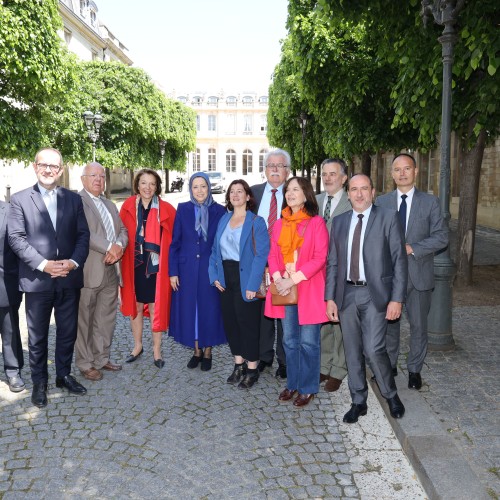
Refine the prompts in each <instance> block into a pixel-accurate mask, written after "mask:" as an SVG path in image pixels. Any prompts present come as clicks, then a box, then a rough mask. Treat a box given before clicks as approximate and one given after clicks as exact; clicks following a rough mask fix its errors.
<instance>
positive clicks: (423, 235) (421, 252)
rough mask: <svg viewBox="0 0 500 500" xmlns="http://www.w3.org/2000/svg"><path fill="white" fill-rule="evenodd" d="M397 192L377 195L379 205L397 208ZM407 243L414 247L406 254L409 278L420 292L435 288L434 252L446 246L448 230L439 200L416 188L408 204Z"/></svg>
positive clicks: (376, 202)
mask: <svg viewBox="0 0 500 500" xmlns="http://www.w3.org/2000/svg"><path fill="white" fill-rule="evenodd" d="M397 196H398V195H397V191H396V190H394V191H392V192H390V193H387V194H384V195H382V196H380V197H378V198H377V199H376V201H375V204H376V205H377V206H380V207H385V208H390V209H393V210H397V209H398V199H397ZM406 243H408V244H409V245H411V247H412V248H413V253H414V255H409V256H408V272H409V279H410V280H411V282H412V284H413V286H414V287H415V288H416V289H417V290H420V291H424V290H432V289H433V288H434V253H435V252H437V251H439V250H442V249H443V248H446V246H447V245H448V230H447V228H446V226H445V224H444V219H443V216H442V215H441V209H440V207H439V199H438V198H436V196H433V195H431V194H428V193H423V192H422V191H419V190H418V189H415V193H414V194H413V200H412V203H411V209H410V215H409V217H408V227H407V228H406Z"/></svg>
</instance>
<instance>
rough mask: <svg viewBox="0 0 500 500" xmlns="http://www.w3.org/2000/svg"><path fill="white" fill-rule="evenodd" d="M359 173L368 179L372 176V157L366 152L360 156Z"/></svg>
mask: <svg viewBox="0 0 500 500" xmlns="http://www.w3.org/2000/svg"><path fill="white" fill-rule="evenodd" d="M361 172H362V173H363V174H365V175H367V176H368V177H371V174H372V157H371V156H370V153H369V152H368V151H365V152H364V153H363V154H362V155H361Z"/></svg>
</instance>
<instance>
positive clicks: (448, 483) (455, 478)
mask: <svg viewBox="0 0 500 500" xmlns="http://www.w3.org/2000/svg"><path fill="white" fill-rule="evenodd" d="M371 375H372V374H371V373H369V370H367V379H368V381H369V384H370V385H371V388H372V389H373V392H374V394H375V396H376V397H377V399H378V400H379V402H380V405H381V406H382V408H383V410H384V412H385V415H386V417H387V420H388V421H389V423H390V424H391V426H392V429H393V430H394V434H396V437H397V438H398V440H399V442H400V444H401V447H402V448H403V451H404V452H405V454H406V456H407V457H408V460H409V461H410V463H411V465H412V467H413V469H414V470H415V472H416V474H417V476H418V479H419V480H420V483H421V484H422V487H423V488H424V490H425V492H426V493H427V495H429V498H430V499H431V500H434V499H436V500H437V499H455V500H461V499H464V500H470V499H471V498H474V499H475V500H483V499H484V500H491V498H490V497H489V496H488V495H487V493H486V491H485V490H484V488H483V486H482V484H481V483H480V481H479V479H478V477H477V476H476V474H475V473H474V472H473V470H472V469H471V467H470V465H469V463H468V462H467V460H466V459H465V458H464V457H463V455H462V454H461V453H460V451H459V449H458V448H457V446H456V445H455V443H454V442H453V438H452V437H451V435H449V434H448V433H447V432H446V430H445V429H444V428H443V426H442V425H441V423H440V422H439V420H438V419H437V417H436V414H435V413H434V412H433V411H432V409H431V407H430V406H429V404H428V403H427V401H426V400H425V399H424V398H423V396H422V395H421V394H420V393H419V392H418V391H415V390H411V389H408V388H407V387H406V383H407V377H406V375H405V374H404V373H401V371H400V373H399V377H398V378H397V379H396V382H399V385H400V386H402V387H398V395H399V396H400V398H401V400H402V401H403V404H404V405H405V408H406V413H405V415H404V417H403V418H402V419H394V418H392V417H391V414H390V412H389V407H388V406H387V403H386V401H385V398H384V397H383V396H382V394H380V391H379V389H378V386H377V383H376V382H375V381H373V382H372V381H371V380H370V377H371ZM398 379H399V380H398ZM403 384H404V385H403Z"/></svg>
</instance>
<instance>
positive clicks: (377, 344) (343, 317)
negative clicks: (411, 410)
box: [325, 174, 408, 424]
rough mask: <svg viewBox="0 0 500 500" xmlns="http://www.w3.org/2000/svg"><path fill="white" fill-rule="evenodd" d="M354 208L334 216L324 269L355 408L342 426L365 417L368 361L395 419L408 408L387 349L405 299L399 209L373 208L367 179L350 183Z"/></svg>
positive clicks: (359, 177)
mask: <svg viewBox="0 0 500 500" xmlns="http://www.w3.org/2000/svg"><path fill="white" fill-rule="evenodd" d="M348 195H349V200H350V201H351V204H352V208H353V210H350V211H349V212H345V213H344V214H342V215H339V216H338V217H336V218H335V223H334V224H333V226H332V231H331V235H330V246H329V253H328V261H327V268H326V288H325V300H326V301H327V307H326V315H327V317H328V319H329V320H330V321H335V322H338V321H339V319H340V322H341V324H342V335H343V337H344V348H345V354H346V361H347V369H348V380H349V390H350V392H351V398H352V405H351V409H350V410H349V411H348V412H347V413H346V414H345V415H344V422H346V423H349V424H351V423H354V422H357V421H358V417H359V416H360V415H366V412H367V409H368V407H367V404H366V400H367V397H368V386H367V382H366V371H365V360H366V362H367V363H368V364H369V365H370V367H371V369H372V371H373V372H374V374H375V376H376V377H377V382H378V386H379V388H380V392H381V394H382V395H383V396H384V397H385V398H386V400H387V403H388V405H389V410H390V413H391V415H392V417H393V418H401V417H402V416H403V415H404V412H405V408H404V406H403V403H402V402H401V400H400V399H399V396H398V394H397V390H396V384H395V382H394V376H393V374H392V369H391V362H390V360H389V356H388V354H387V350H386V345H385V332H386V329H387V321H388V320H394V319H397V318H399V316H400V315H401V308H402V304H403V302H404V299H405V293H406V285H407V279H408V276H407V275H408V264H407V258H406V252H405V246H404V236H403V232H402V230H401V226H400V224H399V219H398V215H397V213H396V211H395V210H388V209H385V208H380V207H375V206H374V205H373V198H374V196H375V189H374V188H373V183H372V181H371V179H370V178H369V177H367V176H366V175H362V174H357V175H354V176H353V177H352V178H351V180H350V181H349V189H348Z"/></svg>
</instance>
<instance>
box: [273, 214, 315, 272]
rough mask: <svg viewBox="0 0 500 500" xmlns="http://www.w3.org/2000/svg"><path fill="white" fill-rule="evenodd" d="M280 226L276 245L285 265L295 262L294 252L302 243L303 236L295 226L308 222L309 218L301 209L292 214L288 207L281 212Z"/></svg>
mask: <svg viewBox="0 0 500 500" xmlns="http://www.w3.org/2000/svg"><path fill="white" fill-rule="evenodd" d="M281 218H282V221H283V222H282V225H281V232H280V237H279V239H278V245H279V246H280V248H281V253H282V254H283V261H284V263H285V264H289V263H293V262H294V261H295V250H297V249H298V248H300V247H301V246H302V243H304V236H303V235H302V236H301V235H300V234H299V232H298V231H297V224H298V223H299V222H302V221H308V220H309V219H310V218H311V216H310V215H307V214H306V213H305V212H304V210H303V209H300V210H299V211H298V212H296V213H292V210H291V208H290V207H286V208H284V209H283V210H282V211H281Z"/></svg>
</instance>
